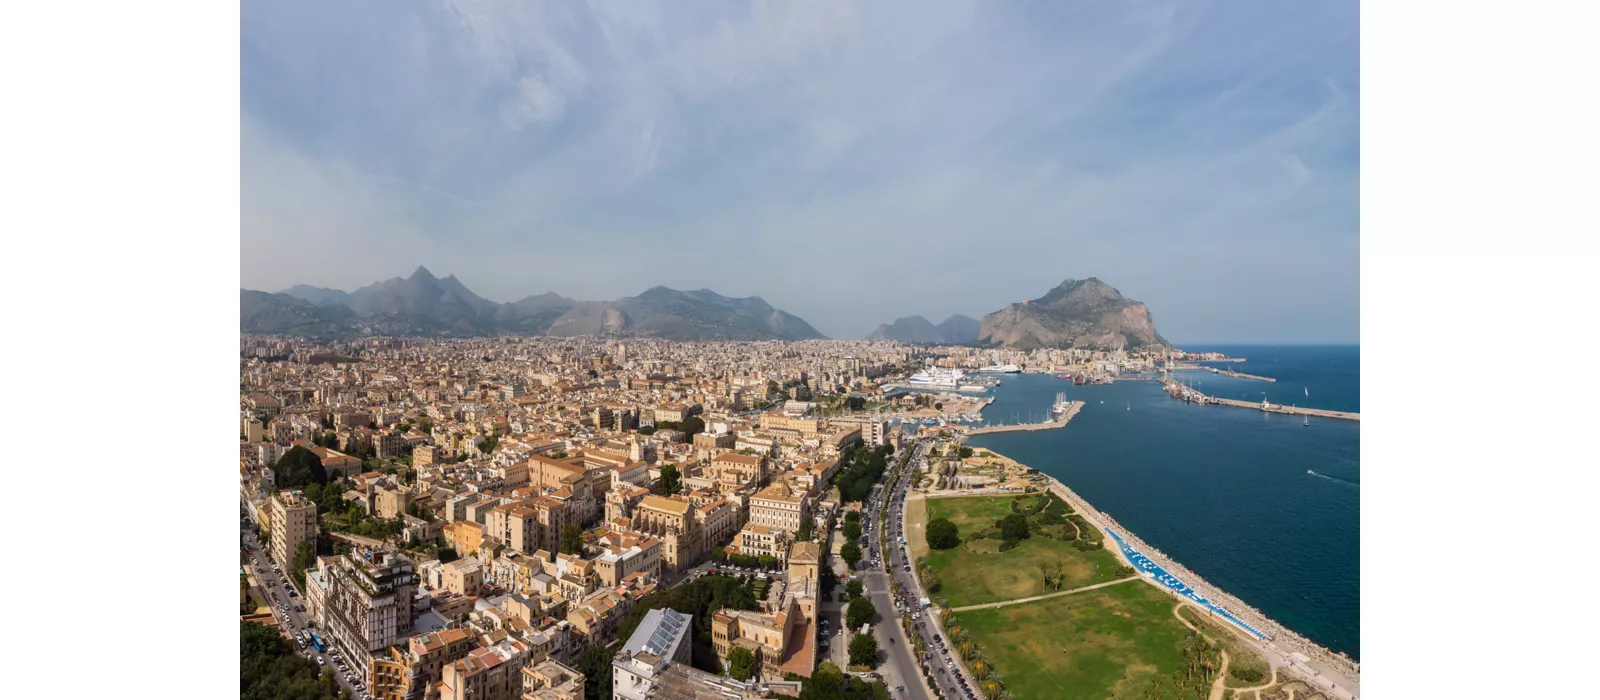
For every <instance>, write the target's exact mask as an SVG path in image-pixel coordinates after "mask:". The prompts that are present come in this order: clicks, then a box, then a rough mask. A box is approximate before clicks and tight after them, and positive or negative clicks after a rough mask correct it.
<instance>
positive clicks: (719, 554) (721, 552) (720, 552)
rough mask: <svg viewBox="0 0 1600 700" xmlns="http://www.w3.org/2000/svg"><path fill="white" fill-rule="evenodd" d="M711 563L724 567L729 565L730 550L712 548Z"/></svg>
mask: <svg viewBox="0 0 1600 700" xmlns="http://www.w3.org/2000/svg"><path fill="white" fill-rule="evenodd" d="M711 563H713V564H716V565H717V566H722V565H723V564H726V563H728V550H726V549H723V548H721V547H712V548H711Z"/></svg>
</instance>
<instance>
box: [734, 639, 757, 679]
mask: <svg viewBox="0 0 1600 700" xmlns="http://www.w3.org/2000/svg"><path fill="white" fill-rule="evenodd" d="M755 671H756V655H755V654H754V653H752V652H751V651H750V650H749V649H746V648H744V647H738V646H736V647H734V648H733V649H731V650H729V651H728V675H730V676H733V677H734V678H735V679H737V680H741V681H747V680H750V677H751V676H753V675H755Z"/></svg>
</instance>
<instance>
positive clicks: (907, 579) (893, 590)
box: [863, 441, 976, 699]
mask: <svg viewBox="0 0 1600 700" xmlns="http://www.w3.org/2000/svg"><path fill="white" fill-rule="evenodd" d="M910 449H911V450H912V454H911V457H910V459H908V460H907V461H906V465H905V467H903V468H902V469H901V471H900V473H899V474H898V476H897V478H896V479H895V480H894V481H893V482H892V483H890V484H888V485H887V486H886V487H885V488H883V489H880V490H879V491H878V492H875V493H874V494H873V496H872V498H871V501H870V503H869V504H868V514H867V517H866V519H865V520H864V523H863V524H864V526H865V525H866V524H867V523H870V524H871V527H870V528H867V534H868V538H867V539H868V542H869V544H868V547H867V553H866V558H865V559H864V561H866V562H868V563H869V564H870V565H871V566H870V569H869V570H868V572H867V573H866V574H864V576H863V578H864V581H865V583H866V587H867V592H868V595H869V596H870V597H871V599H872V603H873V605H874V606H876V607H877V609H878V615H879V617H880V621H879V622H878V623H877V624H876V625H875V630H874V633H873V634H874V636H875V637H876V638H877V640H878V648H879V649H882V650H883V651H884V652H885V657H886V660H885V665H884V676H885V680H886V681H887V682H888V684H889V687H890V688H891V689H893V688H895V687H896V686H899V685H904V686H905V691H903V692H902V691H896V692H895V696H896V697H906V698H926V697H927V696H928V693H927V685H926V683H925V682H924V681H923V679H922V672H921V669H920V668H919V667H918V663H919V661H923V662H926V664H927V666H928V668H929V669H930V671H931V673H932V676H933V680H934V687H935V689H936V690H937V692H938V694H939V696H940V697H943V698H969V699H970V698H975V697H976V693H975V691H973V690H972V689H971V686H972V681H971V680H970V679H965V678H963V677H962V676H961V674H960V664H959V663H956V662H955V661H954V659H953V657H952V656H951V655H950V653H949V647H948V646H947V645H943V644H942V641H943V640H942V638H941V637H942V635H941V633H940V632H939V631H938V626H937V625H936V624H934V623H933V622H931V621H930V620H929V619H928V618H927V617H925V616H923V615H922V613H921V610H920V608H921V605H920V598H921V597H922V592H921V590H920V589H919V588H918V585H917V583H916V580H915V579H914V578H913V577H912V575H911V571H910V568H911V561H910V559H909V556H908V555H907V553H906V548H905V545H903V544H901V543H900V538H901V537H902V536H903V535H904V528H905V523H904V518H905V497H906V491H907V489H908V488H909V487H910V484H911V482H912V480H913V479H914V478H915V477H914V474H915V472H917V470H918V469H919V468H920V467H921V465H922V464H923V462H924V460H925V459H926V457H927V450H928V444H927V443H926V442H924V441H918V442H917V443H915V445H914V446H913V447H911V448H910ZM883 508H888V509H889V511H888V517H887V519H886V520H885V525H884V527H886V528H888V532H886V533H883V534H884V541H885V542H886V543H887V547H888V550H889V551H888V553H887V554H888V557H887V560H885V557H884V556H883V555H884V552H882V551H879V546H878V534H879V533H878V532H877V530H876V528H877V514H878V513H879V512H880V511H881V509H883ZM896 600H898V601H899V602H900V604H901V606H902V607H903V608H904V609H905V610H909V611H912V614H913V615H914V617H915V619H913V620H912V622H911V629H912V630H913V631H914V632H915V633H916V634H918V635H920V636H921V637H922V638H923V640H924V642H925V644H926V647H925V648H926V652H925V653H924V658H923V659H921V660H919V659H917V658H915V654H916V650H915V647H913V646H912V644H911V640H910V639H907V638H906V637H905V635H904V634H902V633H901V628H900V626H899V624H898V623H899V621H900V620H899V618H900V612H899V610H897V609H896V608H895V602H896ZM891 639H893V643H890V640H891ZM952 674H954V675H952Z"/></svg>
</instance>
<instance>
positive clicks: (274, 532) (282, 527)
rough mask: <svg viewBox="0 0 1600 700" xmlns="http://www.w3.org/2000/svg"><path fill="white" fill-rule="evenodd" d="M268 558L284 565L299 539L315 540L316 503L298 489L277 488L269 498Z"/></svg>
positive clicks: (313, 541) (313, 542)
mask: <svg viewBox="0 0 1600 700" xmlns="http://www.w3.org/2000/svg"><path fill="white" fill-rule="evenodd" d="M270 507H271V511H272V514H271V516H270V521H271V523H272V525H271V530H270V532H271V535H270V537H271V549H272V559H273V561H276V562H277V563H278V565H279V566H281V567H283V568H284V569H288V568H289V566H290V564H291V563H292V562H293V561H294V553H295V550H296V549H297V548H299V546H300V543H301V542H310V543H311V544H312V547H313V548H315V546H316V541H317V504H316V503H313V502H312V501H311V500H310V499H308V498H306V497H305V494H304V493H302V492H300V491H279V492H278V493H277V494H275V495H273V497H272V500H271V501H270Z"/></svg>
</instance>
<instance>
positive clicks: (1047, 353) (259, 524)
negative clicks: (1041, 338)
mask: <svg viewBox="0 0 1600 700" xmlns="http://www.w3.org/2000/svg"><path fill="white" fill-rule="evenodd" d="M1163 361H1170V354H1169V355H1164V356H1160V357H1157V356H1149V357H1147V356H1144V355H1140V354H1137V353H1134V354H1129V353H1126V352H1121V351H1117V352H1098V351H1089V350H1082V349H1078V350H1073V349H1038V350H1031V351H1020V350H1007V349H999V348H996V349H978V348H970V347H943V348H930V347H918V346H911V345H906V344H901V343H896V342H879V341H822V340H819V341H802V342H753V343H752V342H739V343H735V342H671V341H663V340H652V339H639V338H629V339H609V340H608V339H600V338H595V337H581V338H563V339H555V338H542V337H538V338H524V337H503V338H475V339H421V338H363V339H358V340H341V341H323V342H313V341H307V340H299V339H295V338H290V337H283V336H254V335H246V336H242V339H241V342H240V405H239V409H240V438H241V439H240V455H239V460H240V471H239V475H240V479H239V483H240V493H239V497H240V526H241V555H240V557H241V576H240V605H241V616H242V620H243V622H242V624H243V625H244V626H245V628H247V629H248V631H247V632H243V633H242V634H245V635H246V636H247V637H250V636H251V635H254V637H253V638H256V639H257V641H258V642H260V643H261V644H262V647H261V648H262V649H263V651H262V653H263V654H266V655H267V657H270V658H273V659H276V660H275V661H273V663H277V664H283V665H282V666H279V667H276V670H274V671H272V673H278V674H283V675H284V678H283V679H282V682H284V683H289V682H293V679H298V682H302V683H306V684H308V685H307V687H308V689H309V688H312V687H315V690H308V691H307V692H312V693H322V695H320V696H325V697H346V696H348V697H359V698H384V699H392V700H400V699H406V700H419V699H424V698H476V699H478V700H484V699H494V698H538V699H541V700H553V699H556V698H573V699H576V698H584V697H588V698H603V697H625V698H647V697H650V698H687V697H705V698H711V697H763V696H768V695H769V694H773V693H781V694H788V695H798V696H800V697H853V696H856V695H859V696H860V697H888V696H893V697H930V696H934V693H938V694H939V695H942V696H944V697H968V698H977V697H991V698H992V697H997V696H999V695H1001V694H1003V692H1004V690H1003V688H1002V687H1000V686H999V685H998V684H996V683H995V682H994V681H992V680H991V681H988V682H986V683H983V684H980V682H979V681H978V680H977V677H976V676H974V675H973V671H972V670H971V669H967V668H963V667H961V664H960V657H959V655H958V654H956V655H953V654H952V652H953V649H954V647H953V645H952V644H949V643H947V642H946V641H945V639H944V636H943V635H941V633H939V632H938V631H936V630H934V629H932V628H931V627H932V626H931V625H928V624H927V623H928V622H929V621H928V620H924V618H923V614H922V610H923V608H924V607H926V606H928V605H929V601H928V599H927V597H926V594H925V593H924V592H922V591H918V590H915V587H916V585H917V584H916V583H914V580H913V579H911V577H910V576H909V574H910V573H911V569H912V566H911V561H910V559H909V558H908V556H907V555H906V553H905V549H904V539H903V538H904V535H905V533H904V531H903V526H902V524H901V520H900V518H901V517H902V515H901V511H900V509H899V506H898V505H886V504H888V499H887V498H886V497H885V496H884V488H883V487H884V486H885V485H886V484H889V483H891V480H892V479H895V478H896V475H908V474H911V473H928V474H930V475H931V476H932V478H931V479H930V478H921V479H920V481H921V483H922V484H923V486H924V487H932V488H958V487H959V488H966V487H970V486H971V485H972V484H973V482H972V481H970V480H969V478H967V477H961V476H960V475H958V474H957V473H956V472H957V471H958V470H954V469H951V470H948V473H946V472H947V470H945V469H944V468H943V467H944V463H943V462H941V463H940V468H939V469H934V468H932V467H930V465H929V460H928V458H927V456H926V455H928V454H930V453H931V454H939V453H940V450H941V449H942V450H943V451H944V453H945V454H947V455H950V456H952V457H954V456H955V455H956V454H957V453H958V452H960V453H962V454H963V455H970V454H971V452H972V451H971V450H970V449H967V448H963V447H961V446H960V445H959V440H960V439H961V436H962V433H963V432H964V431H965V429H966V426H963V425H960V422H961V421H962V420H963V417H962V416H961V415H953V414H951V413H950V412H949V410H947V409H946V406H945V404H946V403H947V402H948V403H949V404H950V405H951V406H956V405H965V403H963V401H964V400H966V401H968V402H970V399H971V397H970V396H962V395H959V394H957V393H956V392H955V390H954V387H951V388H950V390H946V391H939V390H937V389H935V390H933V391H927V390H923V389H922V388H920V387H915V386H913V385H912V384H910V383H908V382H907V378H908V377H917V376H928V375H929V373H930V372H935V373H937V372H945V373H948V374H958V375H959V374H962V373H963V372H970V373H972V375H971V376H982V373H983V372H985V371H993V370H994V369H995V368H1004V371H1008V372H1009V371H1020V370H1021V369H1023V368H1028V369H1029V370H1030V371H1036V372H1038V371H1049V372H1069V371H1070V372H1079V373H1084V374H1088V375H1093V376H1108V375H1111V374H1115V373H1122V372H1139V371H1149V370H1152V369H1154V368H1155V367H1156V366H1157V364H1158V363H1160V362H1163ZM1034 478H1037V477H1034ZM958 479H959V480H960V481H959V483H958ZM991 481H992V480H991ZM983 482H984V480H983V479H982V478H981V477H980V478H979V479H978V482H977V483H983ZM904 486H905V484H904V483H902V484H901V488H900V489H899V496H900V498H901V499H903V498H904V492H905V488H904ZM1016 490H1017V491H1018V492H1022V491H1032V490H1034V489H1033V488H1031V487H1023V486H1019V487H1017V488H1016ZM889 515H892V516H893V517H888V516H889ZM886 559H887V560H888V561H887V563H886V561H885V560H886ZM885 573H887V574H890V575H892V576H889V575H885ZM901 576H905V578H900V577H901ZM875 600H876V602H874V601H875ZM890 606H893V607H892V608H891V607H890ZM256 625H261V626H265V627H266V628H270V629H271V630H273V632H274V633H275V636H276V638H277V639H279V640H281V642H282V644H281V645H280V646H274V645H273V644H272V643H271V640H270V639H268V640H265V641H262V640H261V639H260V638H261V634H262V633H261V631H260V630H259V629H256V628H254V627H253V626H256ZM247 646H249V645H247ZM908 649H910V650H914V651H916V652H919V655H918V656H915V657H913V656H912V655H910V654H907V653H904V652H906V651H907V650H908ZM291 656H292V657H293V658H290V657H291ZM267 657H264V658H267ZM263 663H266V662H265V661H263ZM296 664H298V665H296ZM249 665H250V664H249V663H246V666H247V667H248V666H249ZM979 667H980V669H979V673H981V672H982V671H981V667H982V664H979ZM931 689H937V690H931Z"/></svg>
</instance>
